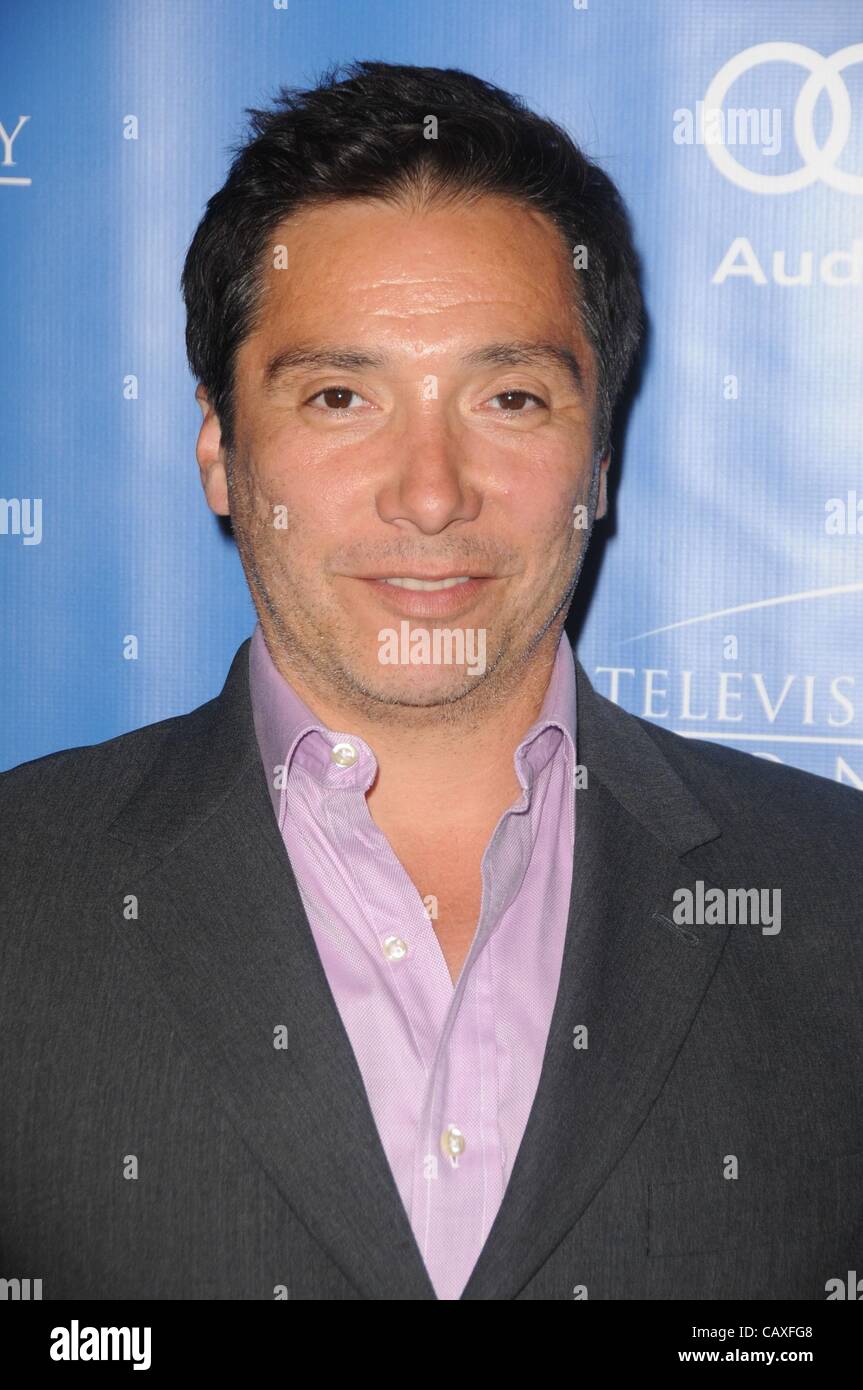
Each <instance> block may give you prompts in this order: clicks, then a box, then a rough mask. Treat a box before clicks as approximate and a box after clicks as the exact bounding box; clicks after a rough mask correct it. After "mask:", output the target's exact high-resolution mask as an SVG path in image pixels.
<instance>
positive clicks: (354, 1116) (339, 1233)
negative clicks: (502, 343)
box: [105, 641, 727, 1300]
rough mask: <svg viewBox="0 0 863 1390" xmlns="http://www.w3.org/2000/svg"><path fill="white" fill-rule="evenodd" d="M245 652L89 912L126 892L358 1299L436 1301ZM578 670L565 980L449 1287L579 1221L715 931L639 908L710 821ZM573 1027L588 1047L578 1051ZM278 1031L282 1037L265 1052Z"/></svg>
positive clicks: (261, 1151) (289, 1191)
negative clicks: (336, 992) (492, 1198)
mask: <svg viewBox="0 0 863 1390" xmlns="http://www.w3.org/2000/svg"><path fill="white" fill-rule="evenodd" d="M248 649H249V642H248V641H246V642H244V643H243V644H242V645H241V647H240V648H239V650H238V651H237V653H236V656H235V657H234V661H233V663H232V666H231V670H230V672H229V674H228V678H227V680H226V682H225V687H224V689H223V691H222V693H221V695H220V696H219V697H218V698H217V699H215V700H212V701H210V702H209V704H207V705H203V706H202V707H201V708H200V709H198V710H195V711H193V713H192V714H190V715H188V716H185V717H184V718H183V719H182V720H180V721H177V723H176V724H173V725H169V726H168V728H167V732H166V735H165V739H164V742H163V744H162V746H161V751H160V752H159V754H158V755H157V757H156V760H155V763H154V764H153V766H152V768H151V770H150V772H149V773H148V775H147V777H146V778H145V780H144V781H143V782H142V783H141V785H140V787H139V789H138V791H137V792H136V794H135V795H134V796H133V798H132V799H131V800H130V801H129V802H128V803H127V805H126V806H125V807H124V808H123V810H122V811H121V812H120V814H119V816H118V817H117V819H116V820H115V822H114V824H113V825H112V827H111V829H110V834H111V836H112V843H114V845H115V850H116V858H115V860H114V873H113V875H112V877H113V882H114V887H113V889H112V891H111V893H110V895H108V896H107V897H106V901H105V911H106V913H110V916H111V920H112V921H116V915H117V895H118V893H122V894H123V895H124V896H125V895H127V894H130V893H133V894H135V896H136V897H137V899H138V914H139V915H138V919H137V921H135V922H130V923H128V924H127V926H126V928H125V929H124V936H123V940H124V942H125V944H126V945H127V947H128V950H129V951H130V952H131V954H132V956H133V958H134V962H135V966H136V968H137V969H139V970H140V971H143V972H145V973H146V975H147V976H148V977H149V978H150V979H151V980H152V981H153V983H154V986H155V988H156V989H157V990H158V991H159V993H160V994H161V995H162V997H163V998H164V999H165V1000H166V1001H167V1003H168V1006H169V1009H170V1014H171V1017H172V1019H174V1020H175V1021H176V1024H177V1026H178V1028H179V1030H180V1033H181V1035H182V1037H183V1039H184V1041H185V1043H186V1045H187V1046H188V1048H189V1049H190V1052H191V1053H192V1054H194V1056H195V1057H196V1058H197V1060H198V1063H199V1065H200V1068H201V1071H202V1073H203V1075H204V1076H205V1077H206V1080H207V1083H208V1084H209V1086H210V1087H211V1089H212V1091H213V1093H214V1095H215V1097H216V1098H217V1100H218V1101H219V1103H220V1104H221V1105H222V1106H223V1108H224V1109H225V1111H226V1112H227V1113H228V1115H229V1116H230V1118H231V1120H232V1122H233V1123H234V1125H235V1127H236V1130H237V1132H238V1134H239V1135H240V1136H241V1138H242V1140H243V1142H244V1143H245V1144H246V1145H247V1147H248V1148H249V1150H250V1151H251V1153H252V1154H253V1155H254V1157H255V1158H256V1160H257V1161H258V1162H259V1163H260V1164H261V1165H262V1167H263V1168H264V1169H265V1170H266V1171H267V1172H268V1173H269V1175H270V1177H271V1178H272V1180H273V1181H274V1183H275V1184H276V1185H277V1187H278V1188H279V1190H280V1191H281V1192H282V1194H283V1196H284V1198H285V1200H286V1202H287V1203H288V1204H289V1205H290V1206H291V1208H292V1209H293V1210H294V1212H295V1213H296V1215H297V1217H298V1218H299V1219H300V1220H301V1221H302V1222H303V1224H304V1225H305V1226H306V1228H307V1229H308V1230H309V1231H310V1232H311V1233H312V1235H313V1236H314V1237H315V1238H316V1240H318V1241H319V1243H320V1244H321V1246H322V1247H323V1248H324V1249H325V1250H326V1251H327V1252H328V1253H329V1255H330V1256H331V1258H332V1259H333V1260H334V1262H335V1263H336V1264H337V1265H338V1266H339V1267H340V1268H341V1269H342V1271H343V1272H344V1274H345V1275H346V1277H347V1278H348V1279H349V1280H350V1281H351V1283H352V1284H353V1285H354V1287H355V1288H356V1290H357V1292H358V1294H359V1295H360V1296H361V1297H364V1298H374V1299H410V1300H415V1299H433V1298H434V1297H435V1293H434V1289H433V1286H432V1284H431V1281H430V1279H429V1277H428V1273H427V1271H426V1269H425V1266H424V1264H423V1261H422V1257H421V1255H420V1252H419V1249H418V1247H417V1244H416V1241H415V1239H414V1236H413V1232H412V1230H411V1227H410V1222H409V1221H408V1218H407V1214H406V1213H405V1210H404V1208H403V1206H402V1203H401V1199H400V1196H399V1193H398V1189H397V1187H396V1185H395V1181H394V1179H393V1176H392V1173H391V1170H390V1167H389V1163H388V1161H387V1158H386V1154H385V1152H384V1150H383V1147H382V1145H381V1142H380V1138H379V1136H378V1132H377V1128H376V1125H375V1122H374V1117H373V1115H372V1112H371V1109H370V1107H369V1104H368V1099H367V1097H366V1093H365V1088H364V1085H363V1081H362V1076H361V1074H360V1071H359V1068H358V1066H357V1063H356V1059H355V1057H354V1054H353V1050H352V1048H351V1045H350V1040H349V1038H348V1036H347V1033H346V1031H345V1029H344V1026H343V1024H342V1021H341V1018H340V1015H339V1013H338V1009H337V1008H336V1005H335V1001H334V999H333V996H332V993H331V991H330V988H329V984H328V982H327V979H326V975H325V972H324V970H323V967H322V965H321V963H320V959H319V957H318V953H317V949H316V947H315V944H314V938H313V936H312V933H311V929H310V927H309V923H308V920H307V917H306V914H305V910H304V908H303V905H302V901H301V899H300V896H299V892H298V889H297V885H296V880H295V878H294V875H293V871H292V869H291V866H290V862H289V860H288V857H287V855H286V854H285V851H284V846H283V844H282V839H281V835H280V834H279V831H278V827H277V826H276V823H275V818H274V816H273V813H272V807H271V804H270V799H269V790H268V788H267V785H266V780H265V777H264V773H263V769H262V767H261V763H260V756H259V753H258V748H257V742H256V739H255V734H254V727H253V723H252V715H251V703H250V699H249V682H248ZM577 678H578V731H577V732H578V756H579V762H581V763H583V764H584V765H586V767H587V769H588V787H587V788H586V789H585V790H583V791H582V790H580V791H579V792H578V793H577V823H576V851H575V863H574V872H573V885H572V894H571V900H570V911H569V921H568V926H567V934H566V942H565V947H564V955H563V963H562V969H561V980H560V986H559V989H558V995H557V999H556V1003H555V1007H554V1012H553V1017H552V1022H551V1028H550V1031H549V1037H548V1041H547V1045H546V1049H545V1055H544V1061H543V1067H542V1073H541V1076H540V1081H539V1086H538V1089H537V1094H536V1098H535V1101H534V1105H533V1109H532V1111H531V1115H530V1119H529V1121H528V1125H527V1128H526V1131H525V1134H524V1138H523V1140H522V1144H521V1146H520V1148H519V1152H518V1154H517V1156H516V1161H515V1164H514V1168H513V1172H512V1176H511V1178H510V1182H509V1184H508V1186H507V1189H506V1192H505V1194H504V1199H503V1202H502V1204H501V1207H500V1211H499V1212H498V1216H497V1219H496V1221H495V1223H494V1226H493V1227H492V1230H491V1232H490V1235H489V1238H488V1240H487V1242H486V1244H485V1247H484V1248H483V1251H482V1253H481V1255H480V1257H479V1260H478V1261H477V1264H476V1266H475V1268H474V1270H473V1273H472V1274H471V1277H470V1279H469V1281H468V1284H467V1287H466V1289H465V1291H464V1293H463V1295H462V1297H463V1298H465V1299H510V1298H514V1297H515V1296H516V1295H517V1294H518V1292H519V1291H520V1290H521V1289H522V1288H523V1287H524V1285H525V1284H526V1283H527V1282H528V1281H529V1280H530V1279H531V1278H532V1276H533V1275H534V1274H535V1273H536V1271H537V1270H538V1269H539V1268H540V1267H541V1265H542V1264H543V1263H544V1261H545V1260H546V1259H547V1258H548V1256H549V1255H550V1254H551V1253H552V1251H553V1250H554V1248H555V1247H556V1246H557V1245H558V1244H559V1242H560V1241H561V1240H562V1239H563V1237H564V1236H565V1235H566V1233H567V1231H568V1230H569V1229H570V1228H571V1227H572V1226H573V1225H574V1224H575V1222H577V1221H578V1219H579V1217H580V1215H581V1213H582V1212H583V1211H584V1209H585V1208H586V1206H587V1205H588V1203H589V1202H590V1201H591V1200H592V1198H593V1196H594V1195H595V1193H596V1192H597V1191H598V1190H599V1189H600V1188H601V1186H602V1184H603V1183H604V1182H605V1180H606V1179H607V1178H608V1176H609V1174H610V1173H611V1171H612V1169H613V1168H614V1167H615V1165H616V1164H617V1162H618V1161H619V1160H620V1158H621V1157H622V1156H623V1154H624V1153H625V1151H626V1148H627V1147H628V1145H629V1143H630V1142H631V1140H632V1138H633V1137H634V1135H635V1134H636V1132H637V1130H638V1128H639V1126H640V1125H641V1123H642V1122H643V1120H644V1119H645V1117H646V1115H647V1113H648V1111H649V1109H650V1107H651V1105H652V1103H653V1101H654V1100H655V1098H656V1096H657V1095H658V1093H659V1091H660V1090H661V1088H662V1085H663V1082H664V1080H665V1077H666V1076H667V1074H668V1071H669V1069H670V1067H671V1065H672V1063H673V1061H674V1058H675V1056H676V1055H677V1052H678V1050H679V1048H680V1046H681V1045H682V1043H683V1040H684V1038H685V1036H686V1032H687V1030H688V1029H689V1027H690V1026H691V1024H692V1021H693V1018H694V1016H695V1013H696V1011H697V1009H698V1005H699V1003H700V1001H701V999H702V997H703V995H704V992H705V990H706V988H707V985H708V984H709V981H710V978H711V976H712V974H713V971H714V970H715V968H716V965H717V963H718V960H719V956H720V954H721V951H722V948H723V945H724V942H725V939H726V935H727V929H725V928H719V927H711V928H709V929H708V930H707V931H702V932H700V934H699V940H698V941H697V943H693V942H690V941H687V940H686V938H685V937H684V936H683V935H681V934H680V933H679V932H677V931H675V930H674V929H673V928H672V927H670V926H668V925H667V924H663V923H661V922H659V921H657V920H656V918H655V915H654V914H656V913H659V914H662V915H664V916H665V917H669V916H670V915H671V909H672V894H673V892H674V890H675V889H676V888H679V887H683V886H686V885H687V884H688V883H690V882H692V881H694V879H695V878H696V877H698V876H699V875H698V872H697V869H696V856H695V855H694V854H693V851H695V850H696V848H697V846H699V845H702V844H705V843H707V842H708V841H710V840H713V839H715V838H716V837H717V836H718V835H719V833H720V831H719V828H718V827H717V826H716V824H715V823H714V822H713V821H712V819H711V818H710V817H709V816H708V815H707V813H706V812H705V810H704V809H703V807H701V805H700V804H699V803H698V802H697V801H696V800H695V799H694V797H692V795H691V794H690V793H689V792H688V791H687V790H686V788H685V787H684V786H683V784H682V783H681V782H680V780H679V778H678V777H677V775H676V773H675V772H674V771H673V769H672V768H671V766H670V765H669V763H668V762H667V761H666V760H665V758H664V757H663V756H662V754H661V753H660V751H659V749H658V748H657V746H656V744H655V743H654V741H653V740H652V739H651V738H650V736H649V734H648V733H647V732H646V731H645V730H644V729H643V728H642V727H641V725H640V724H638V723H637V722H635V721H633V720H632V719H631V717H630V716H628V715H625V714H623V712H622V711H620V710H618V709H616V707H615V706H613V705H612V704H610V703H609V702H608V701H606V700H603V699H602V698H601V697H600V696H598V695H597V694H596V693H595V692H594V691H593V689H592V687H591V686H590V684H589V682H588V680H587V677H586V676H585V674H584V671H583V670H582V668H581V667H580V665H578V664H577ZM118 842H122V845H121V844H120V843H118ZM684 855H686V856H687V858H686V861H685V862H684V861H683V859H682V858H681V856H684ZM701 877H702V878H705V880H707V881H709V880H708V875H707V873H704V872H703V873H702V874H701ZM579 1025H586V1026H587V1029H588V1047H587V1049H584V1050H581V1049H576V1048H574V1047H573V1030H574V1029H575V1028H576V1027H577V1026H579ZM282 1027H283V1028H285V1029H286V1030H287V1037H288V1046H287V1048H286V1049H280V1048H276V1047H274V1037H275V1030H277V1029H279V1028H282Z"/></svg>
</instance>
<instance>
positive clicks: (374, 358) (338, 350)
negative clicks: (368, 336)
mask: <svg viewBox="0 0 863 1390" xmlns="http://www.w3.org/2000/svg"><path fill="white" fill-rule="evenodd" d="M386 362H387V359H386V358H385V357H383V356H381V354H380V353H371V352H365V351H364V350H363V349H362V348H354V347H311V346H308V345H307V344H305V343H298V344H297V345H296V346H295V347H289V348H282V350H281V352H277V353H276V355H275V357H271V358H270V360H269V362H268V363H267V365H266V367H265V368H264V389H265V390H267V389H268V388H269V387H271V386H273V385H275V383H276V381H278V380H279V379H280V378H281V377H283V376H289V375H290V374H291V372H296V371H300V370H301V369H302V368H304V367H332V368H333V369H334V370H335V371H344V372H351V371H362V370H363V369H364V368H366V367H384V366H386Z"/></svg>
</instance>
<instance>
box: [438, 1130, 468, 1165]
mask: <svg viewBox="0 0 863 1390" xmlns="http://www.w3.org/2000/svg"><path fill="white" fill-rule="evenodd" d="M465 1142H466V1141H465V1137H464V1135H463V1134H462V1132H461V1130H460V1129H459V1128H458V1127H457V1126H456V1125H447V1127H446V1129H445V1130H444V1132H443V1134H442V1135H441V1137H440V1146H441V1149H442V1151H443V1153H444V1154H445V1156H446V1157H447V1158H453V1159H455V1158H458V1156H459V1154H460V1153H464V1149H465Z"/></svg>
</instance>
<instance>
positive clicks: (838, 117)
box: [704, 42, 863, 193]
mask: <svg viewBox="0 0 863 1390" xmlns="http://www.w3.org/2000/svg"><path fill="white" fill-rule="evenodd" d="M777 62H781V63H796V64H797V65H798V66H799V67H802V68H806V69H807V70H808V72H809V76H808V77H807V79H806V81H805V82H804V83H803V86H802V88H801V90H800V95H799V96H798V98H797V104H796V106H795V107H794V139H795V141H796V142H797V148H798V150H799V151H800V158H801V159H802V161H803V164H802V166H801V167H800V168H799V169H794V170H792V172H791V173H789V174H764V173H756V172H755V171H754V170H752V169H746V168H744V166H743V165H742V164H738V162H737V160H736V159H735V158H734V156H733V155H732V154H731V152H730V150H729V149H728V146H727V145H724V144H713V143H708V144H706V145H705V149H706V150H707V153H708V155H709V156H710V158H711V159H712V161H713V163H714V164H715V165H716V168H717V169H718V170H719V172H720V173H721V174H724V175H725V177H726V178H727V179H730V180H731V182H732V183H736V184H737V186H738V188H745V189H748V191H749V192H750V193H796V192H797V191H798V189H800V188H807V187H808V186H809V184H811V183H815V182H816V180H819V179H820V180H821V182H822V183H827V184H829V185H830V187H831V188H838V189H841V191H842V192H843V193H863V175H861V174H849V173H846V172H845V170H844V169H838V168H837V167H836V161H837V160H838V159H839V156H840V155H841V154H842V151H843V150H844V148H845V145H846V143H847V140H848V136H849V134H850V131H851V99H850V97H849V95H848V88H847V87H846V86H845V83H844V82H843V80H842V78H841V76H840V73H841V72H842V71H843V69H845V68H847V67H850V66H851V65H852V64H853V63H860V62H863V43H852V44H849V45H848V47H847V48H840V49H839V50H838V52H836V53H833V54H832V55H831V56H830V57H829V58H825V57H823V56H822V54H820V53H818V52H817V51H816V50H815V49H814V48H807V47H806V45H805V44H802V43H781V42H777V43H757V44H755V45H754V47H752V48H745V49H744V50H743V52H742V53H738V54H736V55H735V57H733V58H730V59H729V61H728V62H727V63H726V64H725V65H724V67H721V68H720V69H719V72H718V73H717V74H716V76H715V77H714V79H713V81H712V82H711V84H710V86H709V87H708V89H707V91H706V93H705V96H704V107H705V110H709V111H711V110H721V109H722V105H723V102H724V101H725V98H726V96H727V95H728V90H729V88H730V87H731V85H732V84H733V83H734V82H736V81H737V79H738V77H741V76H742V75H743V73H745V72H749V70H750V69H751V68H754V67H758V66H759V65H760V64H761V63H777ZM823 91H826V92H827V95H828V97H829V98H830V103H831V106H832V108H833V123H832V126H831V128H830V134H829V135H828V136H827V139H826V141H825V142H824V144H823V145H822V146H820V147H819V145H818V143H817V141H816V139H815V131H814V129H813V126H812V115H813V112H814V110H815V103H816V102H817V100H818V98H819V96H820V95H821V93H822V92H823Z"/></svg>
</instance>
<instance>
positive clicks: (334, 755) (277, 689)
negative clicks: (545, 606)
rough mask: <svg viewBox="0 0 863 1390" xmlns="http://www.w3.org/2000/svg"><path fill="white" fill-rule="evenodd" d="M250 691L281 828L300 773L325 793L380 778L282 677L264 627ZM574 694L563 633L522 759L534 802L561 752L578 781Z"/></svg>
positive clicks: (518, 761) (344, 734)
mask: <svg viewBox="0 0 863 1390" xmlns="http://www.w3.org/2000/svg"><path fill="white" fill-rule="evenodd" d="M249 684H250V690H251V699H252V717H253V720H254V725H255V735H256V737H257V741H258V749H259V751H260V754H261V761H262V763H263V766H264V772H265V774H266V778H267V785H268V787H269V789H270V798H271V800H272V803H273V810H274V812H275V815H276V819H277V820H278V821H279V824H280V825H281V813H282V802H283V796H282V793H283V790H284V788H285V786H286V784H287V780H288V777H289V776H290V775H291V773H292V771H293V769H294V768H296V767H301V768H303V769H304V771H306V772H307V773H308V774H309V776H311V777H312V778H313V779H314V780H315V781H316V782H318V783H319V785H320V786H321V787H322V788H323V789H324V790H334V791H335V790H341V791H343V790H346V789H347V790H357V789H358V788H362V790H363V793H365V792H366V791H367V790H368V788H369V787H370V786H371V784H372V782H373V780H374V777H375V773H376V771H377V759H376V758H375V755H374V753H373V752H372V749H371V748H370V747H369V745H368V744H367V743H366V742H365V740H364V739H362V738H360V737H359V735H357V734H352V733H351V732H350V731H349V730H339V729H329V728H327V726H326V725H325V724H323V723H322V722H321V720H320V719H318V717H317V716H316V715H315V714H313V713H312V711H311V710H310V709H309V707H308V705H306V704H305V702H304V701H303V700H301V699H300V697H299V695H298V694H297V692H296V691H295V690H294V688H293V686H292V685H291V683H290V682H289V681H287V680H286V679H285V677H284V676H283V675H282V674H281V672H280V671H279V670H277V668H276V666H275V663H274V662H273V659H272V657H271V656H270V653H269V651H268V649H267V644H266V642H265V640H264V634H263V630H262V628H261V624H260V623H256V624H255V630H254V632H253V634H252V640H251V643H250V646H249ZM575 692H576V684H575V660H574V658H573V653H572V647H571V646H570V642H569V638H568V637H567V635H566V633H565V632H562V633H561V635H560V641H559V643H558V647H557V652H556V654H555V659H554V666H553V667H552V671H551V677H550V679H549V682H548V686H547V688H546V692H545V698H544V699H543V703H542V708H541V710H540V712H539V716H538V718H537V719H536V720H535V721H534V723H533V724H531V726H530V728H529V729H528V730H527V733H526V734H525V736H524V738H523V739H522V740H521V742H520V743H519V745H518V748H517V749H516V751H515V758H514V765H515V770H516V773H517V775H518V779H519V782H520V783H521V785H522V787H523V789H524V791H525V792H526V793H527V795H528V798H529V795H530V789H531V787H532V786H533V783H534V780H535V778H536V777H537V775H538V774H539V772H540V771H541V770H542V769H543V768H544V767H545V766H546V764H547V763H548V762H549V761H550V759H551V758H552V757H553V756H554V755H555V753H556V752H557V751H558V750H559V749H562V750H563V756H564V757H565V759H566V762H567V765H568V768H569V771H570V774H571V775H574V772H575V733H576V694H575ZM312 735H314V737H312ZM345 745H346V746H347V747H346V748H345V747H344V746H345ZM346 760H347V761H346Z"/></svg>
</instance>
